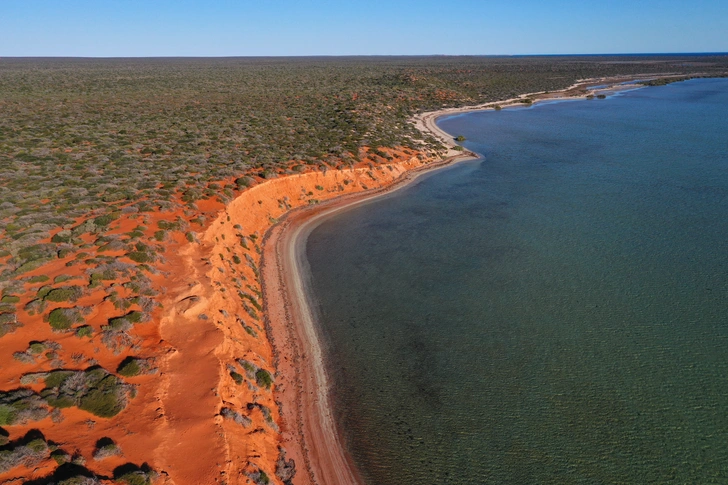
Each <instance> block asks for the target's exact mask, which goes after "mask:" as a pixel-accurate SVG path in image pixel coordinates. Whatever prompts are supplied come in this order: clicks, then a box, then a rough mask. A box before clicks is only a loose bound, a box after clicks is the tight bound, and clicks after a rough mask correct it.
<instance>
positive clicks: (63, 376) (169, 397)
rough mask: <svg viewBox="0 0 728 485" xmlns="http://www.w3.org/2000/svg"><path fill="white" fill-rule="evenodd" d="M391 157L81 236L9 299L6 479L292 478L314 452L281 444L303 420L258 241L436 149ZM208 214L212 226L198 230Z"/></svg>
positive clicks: (2, 410) (4, 378)
mask: <svg viewBox="0 0 728 485" xmlns="http://www.w3.org/2000/svg"><path fill="white" fill-rule="evenodd" d="M387 155H388V159H377V163H372V160H369V159H366V158H365V159H364V161H363V162H362V163H360V164H358V165H357V166H356V167H353V168H347V169H341V170H334V169H330V170H326V171H325V172H324V171H310V172H305V173H296V174H287V175H284V174H281V176H279V177H277V178H272V179H269V180H262V179H253V178H250V179H249V180H245V181H243V183H244V184H245V185H248V184H249V185H251V187H249V188H247V189H246V190H243V191H242V192H240V195H238V196H237V197H236V198H235V199H234V200H233V201H232V202H230V203H229V204H227V205H225V204H223V203H221V202H220V201H211V200H207V201H199V202H198V203H197V211H195V212H192V211H186V212H182V211H177V212H145V213H130V214H121V215H120V216H119V217H118V219H116V220H112V221H110V223H109V225H108V226H107V227H106V228H105V231H104V232H103V233H102V235H101V236H100V237H99V235H98V234H96V233H94V232H93V231H91V232H88V233H83V234H80V235H79V236H78V237H77V239H80V240H82V241H83V245H82V246H83V248H82V253H81V254H82V256H78V253H73V252H69V254H67V255H65V256H64V257H60V258H57V259H54V260H52V261H51V262H49V263H46V264H45V265H43V266H40V267H39V268H37V269H35V270H33V271H30V272H28V273H27V274H25V275H24V279H25V283H23V287H22V291H20V289H18V288H15V290H14V291H13V292H12V294H11V292H8V293H7V295H6V296H10V298H5V303H4V304H5V305H6V306H9V305H11V304H12V305H13V307H14V310H15V317H14V318H15V319H16V320H15V321H16V322H18V323H17V324H16V323H13V324H12V325H10V324H8V325H6V326H5V327H3V328H5V329H7V331H4V332H3V333H4V335H3V337H2V347H0V362H2V367H0V386H1V387H0V389H2V391H0V423H1V424H0V427H2V435H0V439H2V440H3V441H2V442H0V445H4V447H3V448H2V449H5V450H6V452H3V453H5V454H4V455H3V456H2V457H1V458H0V482H2V483H5V482H7V483H24V482H25V481H27V480H31V479H43V478H47V477H55V478H56V479H60V478H63V477H64V476H70V475H73V474H74V473H84V474H87V475H92V474H93V475H94V476H96V477H99V478H101V479H109V480H112V479H113V480H115V481H118V482H121V483H124V482H129V481H131V480H132V479H137V480H140V483H143V482H144V481H151V480H152V479H154V480H157V479H158V480H159V481H160V482H161V483H165V482H166V483H176V484H186V483H190V484H192V483H194V484H197V483H215V482H220V483H223V482H226V483H251V482H252V483H268V481H270V483H284V481H290V479H291V475H292V474H293V472H294V465H293V461H290V458H291V457H292V458H294V461H296V463H300V464H302V463H303V462H302V458H301V457H298V456H295V455H294V456H288V457H287V458H288V461H287V458H286V456H285V452H284V451H283V452H282V449H281V439H282V438H281V430H283V431H285V430H286V429H289V428H290V427H292V426H294V425H293V424H292V423H287V422H284V421H282V419H281V415H280V407H279V403H278V402H277V400H278V399H279V398H280V395H279V393H278V386H279V385H280V382H281V376H280V375H278V374H277V371H276V367H275V358H274V355H273V348H272V346H271V343H270V341H269V339H268V332H267V329H266V327H265V323H264V318H263V313H262V309H263V306H262V292H261V281H260V260H261V244H262V239H263V237H264V235H265V233H266V231H267V230H268V229H269V228H270V227H271V226H272V225H274V224H275V223H276V222H277V220H278V218H280V217H281V216H282V215H284V214H285V213H287V212H288V211H289V210H291V209H292V208H296V207H301V206H308V205H312V204H316V203H317V202H319V201H323V200H326V199H330V198H333V197H337V196H340V195H342V194H347V193H353V192H360V191H365V190H367V189H372V188H378V187H382V186H386V185H388V184H390V183H392V181H394V180H395V179H397V178H398V177H400V176H401V175H402V174H403V173H405V172H407V171H408V170H410V169H412V168H415V167H419V166H421V165H423V164H426V163H429V162H431V161H432V160H433V158H432V155H425V154H422V153H416V152H414V151H411V150H402V151H389V152H387ZM228 182H229V181H228ZM200 216H204V217H205V221H206V222H205V223H204V224H203V225H202V226H199V227H200V230H199V231H193V230H191V227H192V225H191V223H190V221H193V220H197V221H198V222H199V220H200V219H199V218H200ZM102 222H104V221H102ZM78 223H79V224H83V221H78ZM192 224H195V223H192ZM198 225H199V224H198ZM159 228H168V229H165V230H164V234H163V235H162V234H159V231H160V230H161V229H159ZM117 238H120V240H121V241H123V242H125V243H126V246H125V248H123V249H117V246H118V247H119V248H121V245H119V244H116V241H117ZM99 239H101V241H99ZM128 241H132V242H133V243H134V247H133V248H132V249H135V251H129V246H128ZM77 242H78V241H77ZM16 294H17V296H15V295H16ZM58 309H60V310H58ZM19 392H20V393H21V394H22V393H24V394H22V395H21V394H18V393H19ZM284 405H285V404H284ZM28 409H29V411H28ZM94 457H96V459H95V458H94ZM297 459H298V460H297ZM54 474H55V475H54ZM302 479H305V476H304V474H303V473H302V474H300V476H299V477H298V478H296V479H293V482H292V483H303V482H301V481H300V480H302Z"/></svg>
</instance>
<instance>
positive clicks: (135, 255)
mask: <svg viewBox="0 0 728 485" xmlns="http://www.w3.org/2000/svg"><path fill="white" fill-rule="evenodd" d="M126 256H127V257H128V258H129V259H131V260H132V261H135V262H137V263H151V262H153V261H154V260H155V258H154V256H153V255H152V254H150V253H147V252H146V251H131V252H129V253H126Z"/></svg>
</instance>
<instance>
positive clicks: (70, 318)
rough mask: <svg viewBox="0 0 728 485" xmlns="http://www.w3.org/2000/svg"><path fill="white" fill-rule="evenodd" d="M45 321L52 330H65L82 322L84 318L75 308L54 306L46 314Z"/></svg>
mask: <svg viewBox="0 0 728 485" xmlns="http://www.w3.org/2000/svg"><path fill="white" fill-rule="evenodd" d="M47 321H48V323H49V324H50V326H51V328H52V329H53V330H57V331H65V330H68V329H70V328H71V327H72V326H73V325H74V324H76V323H81V322H83V321H84V318H83V315H82V314H81V312H80V311H79V310H78V309H76V308H56V309H54V310H51V312H50V313H49V314H48V316H47Z"/></svg>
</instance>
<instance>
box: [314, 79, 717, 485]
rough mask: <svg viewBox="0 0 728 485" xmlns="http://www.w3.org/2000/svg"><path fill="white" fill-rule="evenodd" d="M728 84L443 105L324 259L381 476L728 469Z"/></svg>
mask: <svg viewBox="0 0 728 485" xmlns="http://www.w3.org/2000/svg"><path fill="white" fill-rule="evenodd" d="M727 108H728V80H725V79H710V80H693V81H688V82H684V83H676V84H671V85H668V86H664V87H655V88H644V89H638V90H634V91H630V92H627V93H623V94H620V95H617V96H612V97H609V98H607V99H606V100H596V99H595V100H591V101H569V102H559V103H552V104H540V105H537V106H535V107H532V108H519V109H515V110H510V109H506V110H502V111H500V112H484V113H469V114H466V115H459V116H454V117H450V118H447V119H444V120H442V121H441V122H440V123H439V124H440V126H441V127H442V128H443V129H445V130H446V131H448V132H449V133H452V134H453V135H454V136H455V135H459V134H463V135H464V136H465V137H466V138H467V140H468V141H467V142H466V143H465V146H466V147H467V148H468V149H470V150H473V151H476V152H478V153H481V154H484V156H485V158H484V160H479V161H476V162H466V163H463V164H460V165H458V166H455V167H452V168H449V169H445V170H442V171H439V172H436V173H434V174H430V175H428V176H426V177H425V178H423V179H421V180H419V181H418V182H416V183H415V184H414V185H412V186H410V187H408V188H406V189H404V190H402V191H399V192H397V193H395V194H394V195H392V196H389V197H387V198H385V199H379V200H378V201H376V202H374V203H370V204H367V205H365V206H362V207H359V208H356V209H352V210H351V211H349V212H346V213H345V214H342V215H340V216H337V217H335V218H333V219H330V220H328V221H327V222H325V223H323V224H322V225H321V226H319V227H318V228H317V229H316V230H315V231H314V232H313V233H312V234H311V236H310V239H309V243H308V247H307V257H308V260H309V263H310V265H311V272H312V273H311V278H312V283H311V284H312V291H313V293H314V295H315V297H316V298H317V300H318V304H319V305H318V306H319V308H318V310H319V312H320V317H321V329H322V332H323V333H324V334H325V338H326V340H327V343H328V356H329V365H330V369H331V371H332V374H333V376H334V380H335V384H334V399H335V405H336V409H337V414H338V416H339V422H340V423H341V426H342V428H343V430H344V432H345V434H346V435H347V437H348V439H349V443H350V446H351V448H352V451H353V454H354V457H355V460H356V461H357V463H358V464H359V465H360V468H361V469H362V471H363V474H364V475H365V477H366V478H367V480H368V483H370V484H372V485H388V484H405V483H406V484H414V483H423V484H441V483H442V484H444V483H448V484H475V483H519V484H528V483H534V484H536V483H538V484H542V483H553V484H568V483H580V484H581V483H584V484H597V483H634V484H644V483H726V482H727V481H728V246H727V244H726V241H728V217H726V214H728V116H725V113H728V109H727Z"/></svg>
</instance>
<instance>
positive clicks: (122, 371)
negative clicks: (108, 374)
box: [117, 357, 157, 377]
mask: <svg viewBox="0 0 728 485" xmlns="http://www.w3.org/2000/svg"><path fill="white" fill-rule="evenodd" d="M117 372H118V373H119V375H122V376H124V377H134V376H138V375H142V374H153V373H155V372H157V368H156V367H154V359H143V358H139V357H127V358H126V359H124V360H123V361H122V362H121V364H119V368H118V369H117Z"/></svg>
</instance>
